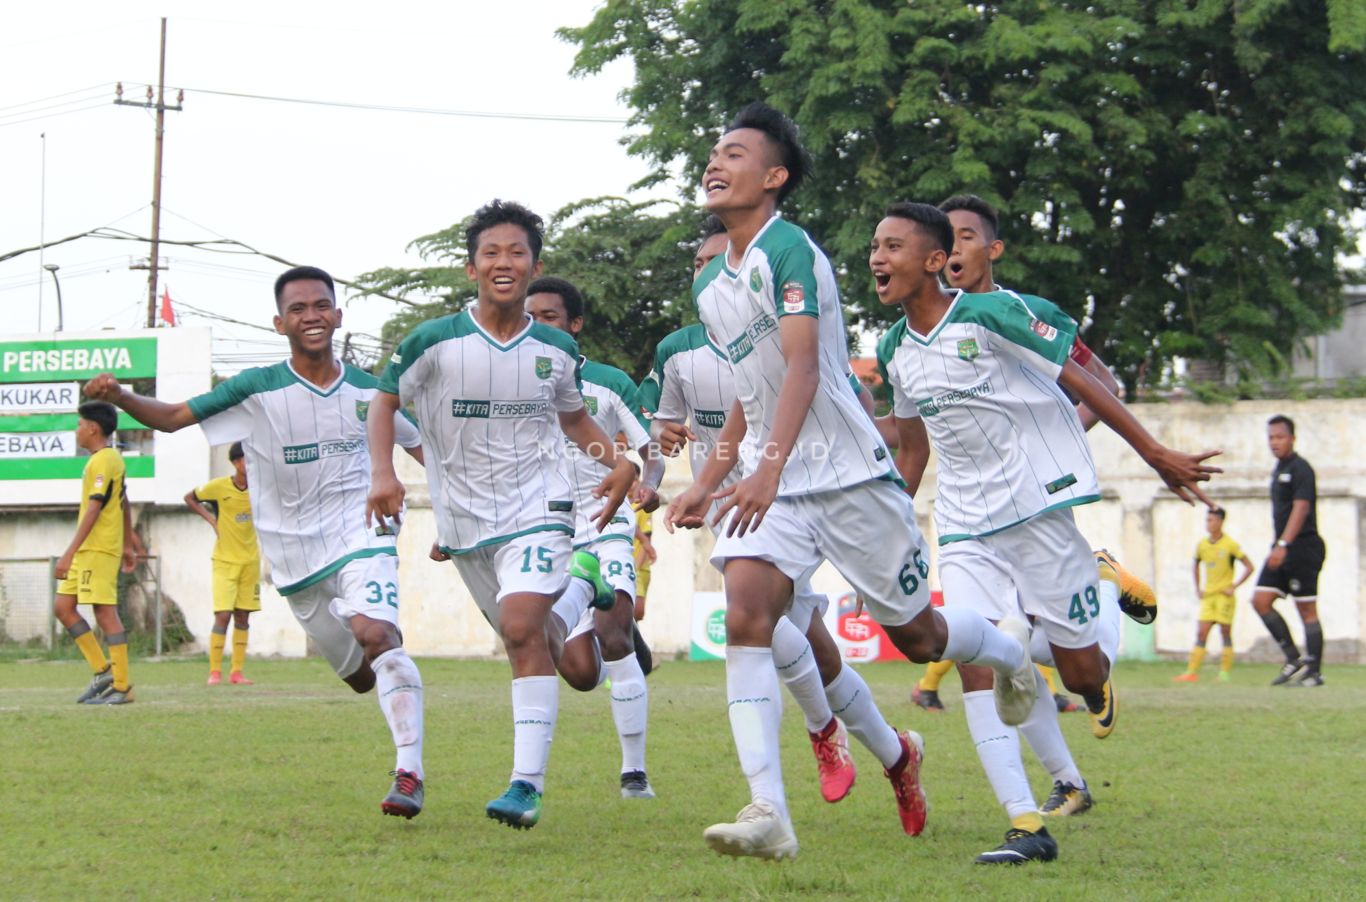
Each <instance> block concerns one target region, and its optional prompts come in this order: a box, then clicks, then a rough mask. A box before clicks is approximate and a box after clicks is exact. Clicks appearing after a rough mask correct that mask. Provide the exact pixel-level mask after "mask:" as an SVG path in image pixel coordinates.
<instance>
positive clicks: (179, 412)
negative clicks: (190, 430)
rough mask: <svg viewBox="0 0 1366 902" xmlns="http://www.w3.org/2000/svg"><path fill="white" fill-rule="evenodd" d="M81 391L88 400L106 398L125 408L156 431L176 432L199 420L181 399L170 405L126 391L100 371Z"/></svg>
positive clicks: (111, 376)
mask: <svg viewBox="0 0 1366 902" xmlns="http://www.w3.org/2000/svg"><path fill="white" fill-rule="evenodd" d="M84 394H85V396H86V397H87V398H89V399H90V400H92V401H108V402H109V403H110V404H113V405H114V406H115V407H120V408H122V409H123V410H126V411H128V412H129V413H131V414H132V415H133V416H134V418H136V419H137V421H138V422H139V423H145V424H146V425H148V426H151V427H152V428H153V429H155V430H157V431H158V432H178V431H180V430H181V429H184V428H185V427H186V426H193V425H194V424H195V423H197V422H199V421H198V420H197V419H196V418H195V415H194V414H193V413H191V412H190V406H189V405H188V404H186V403H185V402H183V401H181V402H179V403H176V404H171V403H168V402H166V401H158V400H157V399H156V398H148V397H145V396H143V395H139V394H136V393H134V392H131V391H128V390H127V389H125V388H124V387H123V386H121V385H119V381H118V380H117V379H115V378H114V377H113V375H111V374H110V373H100V374H99V375H98V376H96V377H95V378H93V379H91V380H90V381H89V382H87V383H86V384H85V390H84Z"/></svg>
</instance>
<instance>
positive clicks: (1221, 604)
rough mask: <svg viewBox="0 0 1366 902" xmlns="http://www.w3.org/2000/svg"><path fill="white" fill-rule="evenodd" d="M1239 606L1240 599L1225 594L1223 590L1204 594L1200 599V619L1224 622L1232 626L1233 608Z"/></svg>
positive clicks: (1210, 621)
mask: <svg viewBox="0 0 1366 902" xmlns="http://www.w3.org/2000/svg"><path fill="white" fill-rule="evenodd" d="M1237 606H1238V600H1237V599H1236V598H1234V597H1233V596H1232V595H1225V594H1224V593H1223V592H1215V593H1214V594H1213V595H1205V596H1202V597H1201V599H1200V619H1201V620H1202V621H1207V622H1209V623H1223V624H1226V625H1228V626H1232V625H1233V610H1234V608H1236V607H1237Z"/></svg>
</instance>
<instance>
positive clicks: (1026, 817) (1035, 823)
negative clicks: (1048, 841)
mask: <svg viewBox="0 0 1366 902" xmlns="http://www.w3.org/2000/svg"><path fill="white" fill-rule="evenodd" d="M1010 827H1011V829H1012V830H1028V831H1029V832H1030V833H1038V832H1039V831H1040V830H1042V829H1043V816H1042V815H1040V814H1039V812H1037V811H1032V812H1030V813H1029V814H1022V815H1020V816H1019V817H1012V818H1011V819H1010Z"/></svg>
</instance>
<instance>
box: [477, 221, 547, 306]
mask: <svg viewBox="0 0 1366 902" xmlns="http://www.w3.org/2000/svg"><path fill="white" fill-rule="evenodd" d="M465 274H466V275H468V276H469V277H470V279H472V280H473V281H474V282H475V283H476V284H477V285H478V286H479V303H481V304H484V303H487V304H490V305H492V306H494V307H503V308H506V307H512V306H515V307H518V308H521V306H522V304H523V302H524V301H525V299H526V290H527V288H528V286H530V285H531V281H532V280H533V279H535V278H537V277H538V276H540V274H541V261H540V260H537V259H535V255H534V253H533V252H532V250H531V242H530V241H529V240H528V238H527V233H526V229H524V228H522V227H521V226H519V225H514V224H512V223H510V222H504V223H499V224H498V225H495V226H489V227H488V228H487V229H484V231H482V232H480V233H479V244H478V246H477V247H476V248H475V249H474V256H473V257H471V258H470V261H469V262H468V263H466V264H465Z"/></svg>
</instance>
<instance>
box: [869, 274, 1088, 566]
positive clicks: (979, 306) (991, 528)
mask: <svg viewBox="0 0 1366 902" xmlns="http://www.w3.org/2000/svg"><path fill="white" fill-rule="evenodd" d="M1076 331H1077V324H1076V323H1075V322H1074V321H1073V320H1072V318H1071V317H1069V316H1068V315H1067V314H1066V313H1063V312H1062V311H1061V310H1059V309H1058V308H1057V307H1056V306H1054V305H1053V304H1052V303H1050V302H1049V301H1046V300H1044V299H1043V298H1039V297H1034V296H1032V295H1020V294H1016V293H1015V292H1013V291H993V292H989V293H986V294H963V293H962V292H959V293H958V295H957V297H955V298H954V300H953V303H952V305H951V306H950V307H949V309H948V312H947V313H945V314H944V318H943V320H941V321H940V323H939V325H938V326H936V327H935V328H934V330H933V331H932V332H930V334H929V335H919V334H917V333H916V332H914V331H913V330H912V329H911V328H910V326H909V324H908V323H907V322H906V319H905V317H903V318H902V319H900V320H899V321H897V323H896V325H894V326H893V327H892V330H891V331H890V332H888V333H887V334H886V335H884V336H883V337H882V340H881V341H880V342H878V351H877V358H878V366H879V367H880V368H881V370H882V378H883V379H884V380H885V381H886V382H887V384H888V385H890V386H891V388H892V401H893V410H894V411H895V413H896V415H897V416H898V417H902V418H909V417H921V418H922V419H924V421H925V430H926V432H927V433H928V434H929V438H930V442H931V444H932V445H933V446H934V450H935V451H936V452H937V453H938V455H939V493H938V496H937V500H936V501H935V505H934V518H935V524H936V526H937V527H938V530H939V543H940V544H941V545H942V544H945V543H948V542H953V541H957V540H960V539H966V538H972V537H976V536H985V535H991V534H992V533H996V532H1000V531H1001V530H1003V529H1008V528H1009V527H1011V526H1014V525H1016V524H1017V523H1021V522H1023V521H1025V520H1028V519H1029V518H1031V517H1035V516H1037V515H1039V514H1041V513H1043V512H1044V511H1049V510H1054V509H1057V508H1062V507H1070V506H1072V505H1076V504H1086V503H1088V502H1091V501H1096V500H1099V498H1100V489H1099V487H1098V485H1097V483H1096V470H1095V465H1094V464H1093V463H1092V461H1091V448H1090V446H1089V445H1088V444H1087V443H1086V432H1085V430H1084V429H1082V425H1081V421H1080V420H1079V419H1078V418H1077V412H1076V408H1074V407H1073V406H1072V404H1071V402H1069V401H1068V400H1067V396H1066V395H1064V394H1063V391H1062V389H1061V388H1060V387H1059V386H1058V381H1057V380H1058V376H1059V374H1060V373H1061V372H1062V367H1063V365H1064V364H1065V363H1066V362H1067V357H1068V353H1069V351H1070V350H1071V348H1072V342H1073V340H1074V339H1075V338H1076Z"/></svg>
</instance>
